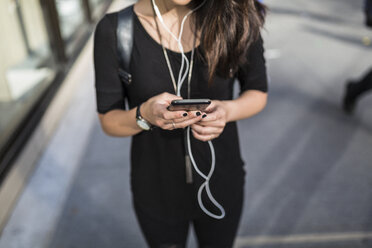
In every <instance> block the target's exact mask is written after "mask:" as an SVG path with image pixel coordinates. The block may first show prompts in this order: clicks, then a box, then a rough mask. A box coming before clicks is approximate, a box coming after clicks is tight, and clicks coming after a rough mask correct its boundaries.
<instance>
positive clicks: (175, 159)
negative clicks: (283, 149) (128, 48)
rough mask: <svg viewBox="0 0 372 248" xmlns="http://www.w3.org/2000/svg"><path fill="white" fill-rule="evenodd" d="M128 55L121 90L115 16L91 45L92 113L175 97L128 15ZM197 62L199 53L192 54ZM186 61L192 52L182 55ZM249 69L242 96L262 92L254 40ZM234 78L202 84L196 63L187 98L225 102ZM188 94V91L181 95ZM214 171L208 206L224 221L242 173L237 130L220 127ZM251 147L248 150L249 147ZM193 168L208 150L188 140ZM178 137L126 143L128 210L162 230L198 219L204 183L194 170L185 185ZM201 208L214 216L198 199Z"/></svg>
mask: <svg viewBox="0 0 372 248" xmlns="http://www.w3.org/2000/svg"><path fill="white" fill-rule="evenodd" d="M133 18H134V26H133V28H134V37H133V39H134V40H133V51H132V57H131V63H130V70H131V74H132V82H131V83H127V82H121V81H120V78H119V76H118V73H117V71H118V59H117V53H116V32H115V30H116V25H117V13H112V14H107V15H105V16H104V17H103V18H102V19H101V20H100V22H99V24H98V25H97V27H96V31H95V37H94V63H95V76H96V81H95V87H96V93H97V112H98V113H107V112H108V111H110V110H113V109H125V105H124V99H125V97H126V98H127V100H128V103H129V108H133V107H135V106H137V105H139V104H140V103H142V102H144V101H146V100H148V99H149V98H151V97H153V96H155V95H158V94H160V93H163V92H169V93H173V94H174V89H173V85H172V82H171V78H170V75H169V71H168V67H167V65H166V60H165V58H164V54H163V51H162V48H161V45H160V44H158V43H157V42H156V41H155V40H154V39H153V38H152V37H151V36H150V35H149V34H148V33H147V32H146V30H145V29H144V27H143V26H142V25H141V23H140V21H139V19H138V17H137V16H136V15H134V17H133ZM167 51H168V55H169V59H170V61H171V64H172V68H173V70H174V73H175V75H178V70H179V68H180V65H181V54H180V53H177V52H174V51H171V50H169V49H167ZM196 52H197V53H200V54H202V47H198V48H197V49H196ZM186 56H187V57H188V58H190V57H191V52H188V53H186ZM247 56H248V61H249V62H248V64H246V65H244V66H241V68H240V70H239V71H238V72H237V74H236V75H235V78H238V79H239V82H240V86H241V91H246V90H251V89H254V90H260V91H263V92H266V91H267V76H266V68H265V60H264V57H263V41H262V39H260V40H259V41H257V42H256V43H255V44H254V45H253V46H252V47H251V49H250V50H249V53H248V54H247ZM234 81H235V80H234V78H228V79H225V78H221V77H219V76H216V77H215V80H214V83H213V85H212V86H208V84H207V66H206V65H205V64H203V63H202V61H201V59H200V57H199V56H196V60H195V65H194V70H193V75H192V81H191V98H210V99H219V100H229V99H232V96H233V83H234ZM181 93H182V96H183V97H185V96H186V94H187V84H184V86H183V87H182V89H181ZM213 145H214V148H215V152H216V169H215V172H214V174H213V176H212V179H211V181H210V188H211V191H212V193H213V195H214V197H215V199H216V200H217V201H218V202H219V203H220V204H222V206H223V207H225V210H226V218H230V217H229V216H230V215H231V216H237V213H236V207H234V204H240V203H241V202H242V195H243V193H242V192H243V187H244V177H245V170H244V168H243V165H244V162H243V161H242V159H241V154H240V148H239V141H238V133H237V126H236V122H230V123H227V125H226V127H225V129H224V132H223V133H222V134H221V135H220V137H218V138H217V139H215V140H213ZM252 145H254V144H252ZM191 146H192V150H193V154H194V157H195V160H196V162H197V164H198V166H199V168H200V169H201V171H203V172H204V173H205V174H206V173H207V172H208V171H209V169H210V163H211V154H210V150H209V146H208V143H206V142H202V141H198V140H196V139H194V138H192V139H191ZM184 151H185V149H184V142H183V130H179V129H177V130H173V131H166V130H162V129H160V128H156V129H154V130H152V131H144V132H141V133H139V134H137V135H134V136H133V137H132V144H131V190H132V196H133V201H134V204H135V205H136V206H137V207H139V208H140V209H141V211H142V212H144V213H146V215H148V216H151V218H153V219H154V220H156V221H160V222H164V223H166V224H167V225H172V224H175V223H179V222H180V221H190V220H193V219H198V218H200V217H201V216H203V217H206V218H211V217H208V216H206V215H205V213H203V212H202V211H201V209H200V208H199V205H198V203H197V191H198V189H199V187H200V185H201V184H202V183H203V182H204V180H203V179H202V178H201V177H200V176H199V175H198V174H196V172H195V170H193V179H194V182H193V183H192V184H187V183H186V173H185V159H184V155H185V152H184ZM203 199H204V203H205V206H206V207H207V208H208V209H210V210H212V211H214V212H215V213H216V214H219V212H218V209H216V208H215V207H214V206H213V204H211V203H210V202H209V200H208V198H207V197H206V195H205V194H203Z"/></svg>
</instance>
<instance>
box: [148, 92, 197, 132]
mask: <svg viewBox="0 0 372 248" xmlns="http://www.w3.org/2000/svg"><path fill="white" fill-rule="evenodd" d="M177 99H182V98H181V97H179V96H176V95H172V94H169V93H166V92H165V93H162V94H160V95H157V96H154V97H152V98H150V99H149V100H147V101H146V102H144V103H143V104H142V105H141V115H142V117H143V118H144V119H145V120H146V121H148V122H150V123H151V124H152V125H155V126H158V127H160V128H162V129H165V130H172V129H176V128H185V127H187V126H190V125H192V124H194V123H197V122H199V121H200V120H201V119H202V118H203V117H202V116H203V115H204V113H203V112H201V111H190V112H187V111H169V110H168V109H167V107H168V106H169V105H170V104H171V102H172V101H173V100H177Z"/></svg>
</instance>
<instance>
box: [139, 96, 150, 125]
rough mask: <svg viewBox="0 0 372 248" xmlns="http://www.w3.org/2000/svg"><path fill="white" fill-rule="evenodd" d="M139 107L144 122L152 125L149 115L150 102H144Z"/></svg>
mask: <svg viewBox="0 0 372 248" xmlns="http://www.w3.org/2000/svg"><path fill="white" fill-rule="evenodd" d="M138 107H140V114H141V116H142V118H143V119H144V120H146V121H147V122H149V123H151V122H150V118H149V115H148V101H146V102H143V103H142V104H140V105H139V106H138ZM151 125H153V123H151Z"/></svg>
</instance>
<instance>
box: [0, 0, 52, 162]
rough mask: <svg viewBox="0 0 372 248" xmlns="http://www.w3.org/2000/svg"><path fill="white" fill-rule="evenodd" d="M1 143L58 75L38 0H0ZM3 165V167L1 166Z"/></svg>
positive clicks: (0, 143)
mask: <svg viewBox="0 0 372 248" xmlns="http://www.w3.org/2000/svg"><path fill="white" fill-rule="evenodd" d="M0 30H1V32H2V34H6V35H2V36H1V41H0V57H1V60H0V147H3V145H4V144H5V142H6V141H7V140H8V138H9V137H10V135H11V134H12V133H13V132H14V130H15V129H16V128H17V126H19V123H20V122H21V121H22V120H23V119H24V117H25V116H26V114H28V113H29V111H30V109H31V108H32V106H33V105H34V104H35V102H36V101H37V100H38V99H39V98H40V96H41V94H42V93H43V92H44V91H45V89H46V88H47V87H48V86H49V85H50V83H51V81H52V80H53V79H54V77H55V71H54V68H53V63H52V60H51V52H50V49H49V40H48V36H47V33H46V29H45V26H44V19H43V14H42V10H41V7H40V5H39V1H38V0H5V1H0ZM0 169H1V168H0Z"/></svg>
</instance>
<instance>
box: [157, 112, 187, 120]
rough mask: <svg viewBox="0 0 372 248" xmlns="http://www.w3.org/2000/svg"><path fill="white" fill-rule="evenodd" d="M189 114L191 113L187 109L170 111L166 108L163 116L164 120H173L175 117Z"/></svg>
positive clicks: (183, 116)
mask: <svg viewBox="0 0 372 248" xmlns="http://www.w3.org/2000/svg"><path fill="white" fill-rule="evenodd" d="M187 116H189V113H187V112H186V111H168V110H165V111H164V112H163V113H162V116H161V117H162V118H163V119H164V120H173V119H179V118H185V117H187Z"/></svg>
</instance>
